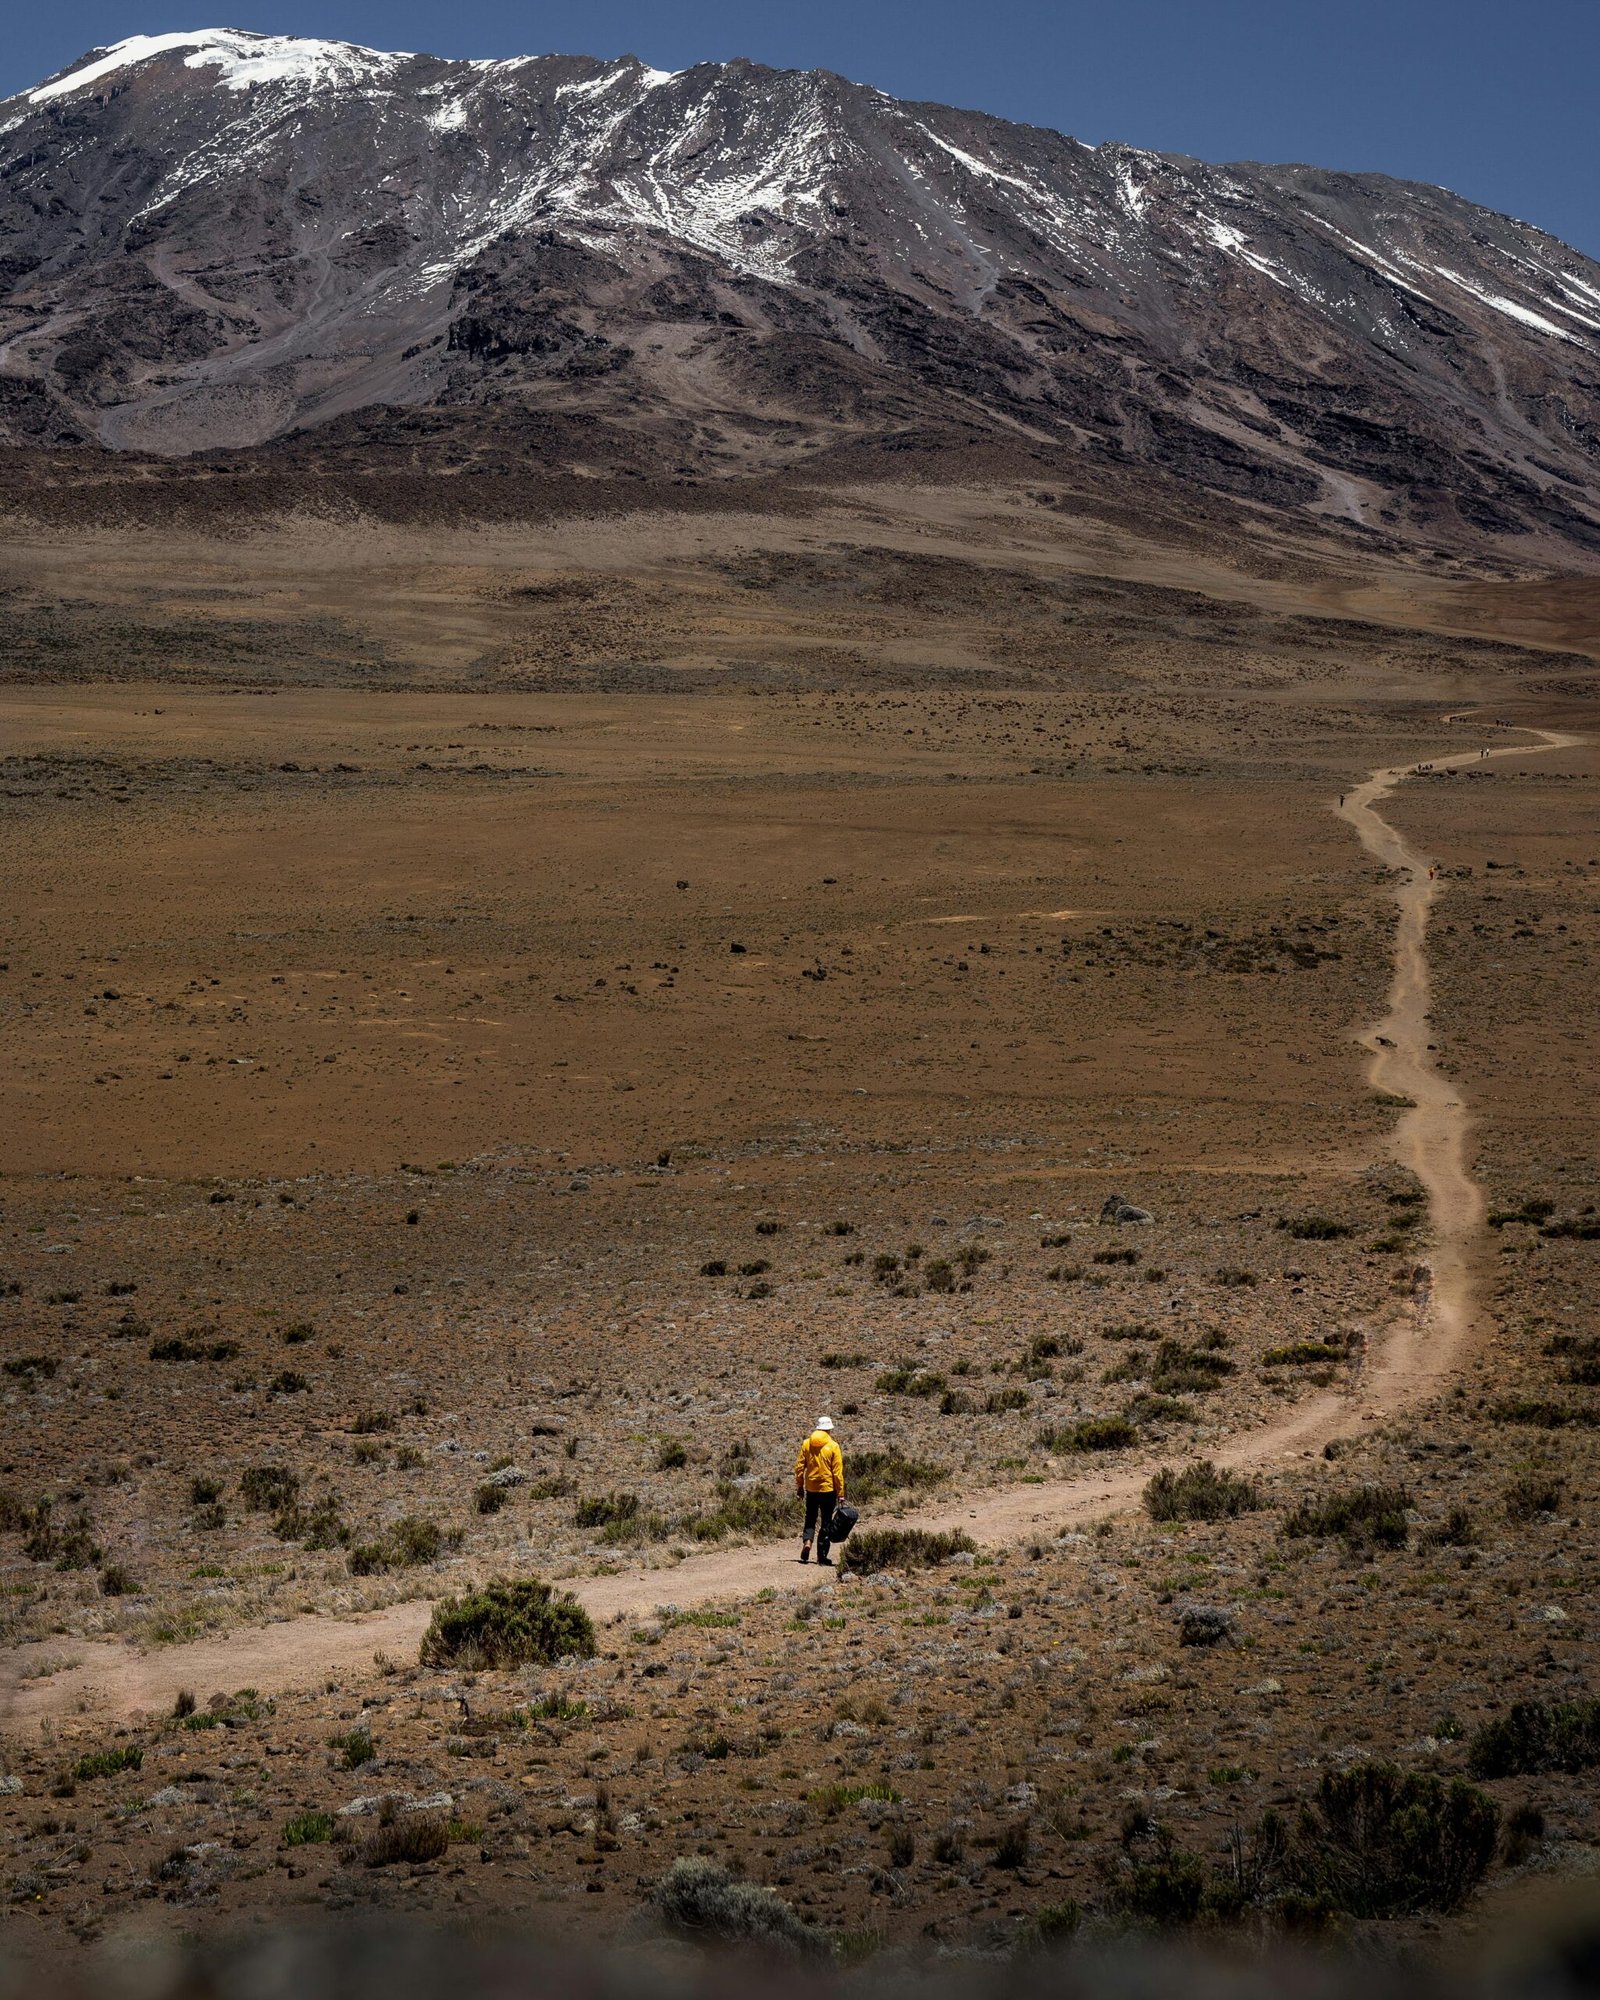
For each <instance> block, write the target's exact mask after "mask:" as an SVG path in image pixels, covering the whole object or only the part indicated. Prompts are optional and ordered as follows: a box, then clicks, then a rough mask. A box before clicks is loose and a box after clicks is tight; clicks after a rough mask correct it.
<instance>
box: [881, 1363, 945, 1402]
mask: <svg viewBox="0 0 1600 2000" xmlns="http://www.w3.org/2000/svg"><path fill="white" fill-rule="evenodd" d="M872 1386H873V1387H874V1388H875V1389H876V1390H877V1391H878V1393H879V1395H880V1396H942V1395H943V1394H944V1392H945V1390H946V1389H947V1388H948V1387H949V1384H948V1383H947V1382H946V1381H945V1378H944V1377H943V1376H942V1375H938V1374H935V1373H933V1372H932V1371H931V1370H928V1369H922V1368H918V1367H916V1366H915V1364H914V1363H912V1362H909V1361H902V1362H901V1363H900V1365H899V1366H898V1367H896V1368H886V1369H885V1370H884V1372H883V1373H882V1374H881V1375H880V1376H879V1377H878V1379H877V1381H876V1382H875V1383H874V1384H873V1385H872Z"/></svg>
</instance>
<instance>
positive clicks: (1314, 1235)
mask: <svg viewBox="0 0 1600 2000" xmlns="http://www.w3.org/2000/svg"><path fill="white" fill-rule="evenodd" d="M1282 1226H1283V1227H1284V1228H1286V1229H1287V1230H1288V1232H1289V1234H1290V1235H1291V1236H1292V1237H1293V1238H1294V1239H1295V1241H1296V1242H1297V1243H1333V1242H1335V1241H1337V1239H1338V1238H1339V1237H1341V1236H1348V1235H1349V1234H1350V1225H1349V1223H1348V1222H1335V1221H1334V1219H1333V1217H1332V1216H1331V1215H1303V1216H1301V1217H1300V1219H1299V1221H1298V1222H1289V1223H1285V1224H1283V1225H1282Z"/></svg>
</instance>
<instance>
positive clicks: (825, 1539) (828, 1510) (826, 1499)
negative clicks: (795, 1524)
mask: <svg viewBox="0 0 1600 2000" xmlns="http://www.w3.org/2000/svg"><path fill="white" fill-rule="evenodd" d="M837 1498H838V1495H837V1494H834V1493H808V1494H807V1495H806V1540H807V1541H808V1542H809V1541H810V1540H811V1530H812V1529H813V1528H815V1529H816V1531H817V1560H818V1561H819V1562H820V1561H821V1560H822V1558H823V1557H824V1556H825V1555H826V1554H827V1553H828V1543H829V1540H830V1538H831V1536H832V1534H833V1505H834V1501H835V1500H836V1499H837Z"/></svg>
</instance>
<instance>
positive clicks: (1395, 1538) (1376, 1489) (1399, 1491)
mask: <svg viewBox="0 0 1600 2000" xmlns="http://www.w3.org/2000/svg"><path fill="white" fill-rule="evenodd" d="M1410 1505H1411V1495H1410V1493H1409V1492H1407V1490H1406V1489H1405V1487H1403V1486H1359V1487H1356V1488H1354V1489H1352V1490H1351V1491H1349V1492H1345V1493H1329V1494H1325V1495H1324V1496H1323V1497H1322V1498H1321V1499H1314V1498H1311V1497H1309V1496H1308V1497H1307V1498H1306V1499H1304V1500H1302V1501H1301V1502H1300V1504H1299V1506H1298V1507H1296V1508H1295V1510H1294V1512H1293V1513H1292V1514H1290V1515H1289V1516H1288V1518H1287V1519H1286V1520H1285V1522H1284V1524H1283V1532H1284V1533H1285V1534H1286V1535H1293V1536H1327V1535H1339V1536H1342V1537H1343V1539H1344V1542H1345V1544H1346V1546H1347V1547H1348V1548H1350V1549H1351V1550H1352V1551H1354V1550H1361V1549H1380V1548H1382V1549H1403V1548H1404V1547H1405V1545H1406V1542H1407V1539H1408V1538H1409V1536H1410V1532H1411V1529H1410V1523H1409V1522H1408V1521H1407V1519H1406V1509H1407V1508H1408V1507H1409V1506H1410Z"/></svg>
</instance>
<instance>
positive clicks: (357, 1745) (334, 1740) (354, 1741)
mask: <svg viewBox="0 0 1600 2000" xmlns="http://www.w3.org/2000/svg"><path fill="white" fill-rule="evenodd" d="M328 1748H329V1749H330V1750H337V1751H338V1753H339V1767H340V1769H341V1770H344V1771H359V1770H360V1769H361V1766H362V1765H363V1764H370V1763H371V1762H372V1760H373V1758H374V1757H376V1756H377V1754H378V1753H377V1750H376V1749H375V1748H374V1746H373V1741H372V1731H371V1730H370V1729H368V1728H367V1727H366V1726H365V1724H363V1725H362V1726H361V1727H360V1728H358V1729H347V1730H346V1731H345V1732H344V1734H343V1735H342V1736H330V1737H329V1738H328Z"/></svg>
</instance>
